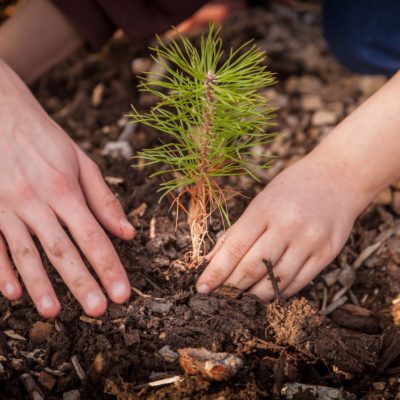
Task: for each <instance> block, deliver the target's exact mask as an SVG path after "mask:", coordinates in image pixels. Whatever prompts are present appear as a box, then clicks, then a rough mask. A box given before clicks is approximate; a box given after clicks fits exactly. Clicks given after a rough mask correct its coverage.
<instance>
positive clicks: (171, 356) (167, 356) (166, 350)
mask: <svg viewBox="0 0 400 400" xmlns="http://www.w3.org/2000/svg"><path fill="white" fill-rule="evenodd" d="M158 353H159V354H160V356H161V357H162V358H163V359H164V360H165V361H166V362H174V361H176V360H177V359H178V357H179V354H178V353H177V352H176V351H174V350H172V349H171V347H170V346H168V345H167V346H164V347H161V349H160V350H158Z"/></svg>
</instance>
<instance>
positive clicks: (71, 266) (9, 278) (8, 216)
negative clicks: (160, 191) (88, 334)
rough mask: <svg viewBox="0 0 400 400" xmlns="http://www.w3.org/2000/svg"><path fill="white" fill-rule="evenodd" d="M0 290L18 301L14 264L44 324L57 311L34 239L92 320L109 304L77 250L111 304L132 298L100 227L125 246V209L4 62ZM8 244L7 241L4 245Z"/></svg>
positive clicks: (0, 68) (0, 83)
mask: <svg viewBox="0 0 400 400" xmlns="http://www.w3.org/2000/svg"><path fill="white" fill-rule="evenodd" d="M0 121H1V125H0V149H1V157H0V181H1V185H0V232H1V234H0V290H1V292H2V293H3V295H4V296H6V297H7V298H8V299H10V300H15V299H17V298H18V297H19V296H20V295H21V286H20V283H19V282H18V279H17V277H16V276H15V273H14V271H13V269H12V268H11V264H10V260H9V257H8V254H7V251H6V246H5V242H7V243H8V247H9V249H10V253H11V256H12V259H13V261H14V263H15V266H16V268H17V269H18V272H19V274H20V276H21V278H22V280H23V281H24V283H25V286H26V288H27V290H28V293H29V294H30V296H31V298H32V300H33V301H34V303H35V305H36V307H37V309H38V311H39V312H40V314H42V315H43V316H44V317H54V316H55V315H57V313H58V311H59V310H60V304H59V301H58V299H57V296H56V293H55V292H54V289H53V287H52V285H51V283H50V280H49V278H48V276H47V274H46V272H45V269H44V268H43V264H42V261H41V259H40V255H39V252H38V250H37V249H36V246H35V244H34V242H33V240H32V235H35V236H37V238H38V239H39V241H40V242H41V244H42V246H43V248H44V250H45V252H46V254H47V256H48V258H49V259H50V261H51V263H52V264H53V266H54V267H55V269H56V270H57V271H58V273H59V274H60V276H61V277H62V279H63V280H64V281H65V283H66V284H67V286H68V287H69V289H70V290H71V292H72V293H73V295H74V296H75V297H76V298H77V300H78V301H79V302H80V303H81V305H82V307H83V309H84V310H85V312H86V313H87V314H89V315H93V316H95V315H99V314H101V313H103V312H104V311H105V309H106V306H107V301H106V298H105V296H104V294H103V292H102V290H101V288H100V286H99V285H98V283H97V282H96V280H95V279H94V277H93V276H92V274H91V273H90V272H89V270H88V269H87V267H86V266H85V264H84V262H83V260H82V258H81V256H80V254H79V252H78V249H77V248H76V247H75V245H74V244H73V243H72V241H71V240H70V239H69V237H68V236H67V234H66V232H65V231H64V229H63V227H62V226H61V223H63V224H64V225H65V226H66V227H67V228H68V229H69V231H70V233H71V235H72V237H73V238H74V240H75V242H76V244H77V245H78V246H79V248H80V249H81V251H82V252H83V254H84V255H85V256H86V257H87V259H88V260H89V262H90V263H91V265H92V266H93V268H94V270H95V271H96V273H97V274H98V276H99V278H100V280H101V282H102V284H103V285H104V287H105V289H106V291H107V293H108V294H109V296H110V298H111V299H112V300H113V301H114V302H117V303H121V302H124V301H125V300H126V299H127V298H128V297H129V294H130V285H129V281H128V279H127V276H126V272H125V270H124V268H123V266H122V265H121V262H120V260H119V258H118V255H117V254H116V252H115V250H114V248H113V246H112V244H111V242H110V240H109V238H108V237H107V235H106V234H105V232H104V231H103V228H102V227H101V225H100V224H102V225H103V226H104V227H106V228H107V229H108V230H109V231H110V232H111V233H113V234H115V235H117V236H119V237H120V238H122V239H132V237H133V236H134V234H135V231H134V229H133V228H132V227H131V226H130V225H129V223H128V221H127V220H126V217H125V215H124V212H123V210H122V207H121V205H120V203H119V202H118V200H117V199H116V198H115V196H114V195H113V194H112V192H111V191H110V190H109V189H108V187H107V185H106V184H105V182H104V180H103V178H102V176H101V173H100V171H99V169H98V167H97V166H96V165H95V164H94V163H93V162H92V161H91V160H90V159H89V158H88V157H87V156H86V155H85V154H84V153H83V152H82V151H81V150H80V149H79V148H78V146H76V145H75V144H74V143H73V141H72V140H71V139H70V138H69V137H68V136H67V135H66V133H65V132H64V131H62V129H61V128H60V127H59V126H58V125H56V124H55V123H54V122H53V121H52V120H51V119H50V118H49V117H48V116H47V115H46V113H45V112H44V110H43V109H42V108H41V107H40V106H39V104H38V103H37V102H36V100H35V99H34V98H33V97H32V95H31V94H30V93H29V90H28V89H27V88H26V87H25V85H24V84H23V83H22V82H21V81H20V80H19V78H18V77H17V76H16V75H15V74H14V73H13V72H12V71H11V70H10V69H9V68H8V67H7V66H6V65H5V64H4V63H2V62H1V60H0ZM3 238H4V240H3Z"/></svg>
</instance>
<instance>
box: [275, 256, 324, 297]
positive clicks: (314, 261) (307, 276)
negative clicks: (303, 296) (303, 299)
mask: <svg viewBox="0 0 400 400" xmlns="http://www.w3.org/2000/svg"><path fill="white" fill-rule="evenodd" d="M330 261H332V260H331V259H330V260H321V259H319V258H318V257H316V256H314V257H310V259H309V260H308V261H307V262H306V263H305V264H304V266H303V267H302V268H301V270H300V271H299V273H298V274H297V275H296V276H295V277H294V279H293V280H292V281H291V282H290V284H289V285H288V286H287V287H286V288H285V290H284V291H283V292H282V295H283V296H284V297H291V296H293V295H294V294H296V293H297V292H299V291H300V290H301V289H303V288H304V287H306V286H307V285H308V284H309V283H310V282H311V281H312V280H313V279H314V278H315V277H316V276H317V275H318V274H319V273H320V272H321V271H322V270H323V269H324V268H325V267H326V266H327V265H328V264H329V262H330Z"/></svg>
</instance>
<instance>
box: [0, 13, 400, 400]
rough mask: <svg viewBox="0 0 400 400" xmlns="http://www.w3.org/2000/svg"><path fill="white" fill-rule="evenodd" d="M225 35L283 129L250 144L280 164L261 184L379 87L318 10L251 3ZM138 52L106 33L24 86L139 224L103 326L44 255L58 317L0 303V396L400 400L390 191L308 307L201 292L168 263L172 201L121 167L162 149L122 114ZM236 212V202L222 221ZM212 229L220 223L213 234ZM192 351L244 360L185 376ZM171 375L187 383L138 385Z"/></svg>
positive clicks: (398, 241)
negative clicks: (119, 291) (246, 57)
mask: <svg viewBox="0 0 400 400" xmlns="http://www.w3.org/2000/svg"><path fill="white" fill-rule="evenodd" d="M224 36H225V38H226V44H227V45H233V46H236V45H238V44H241V43H243V42H245V41H246V40H248V39H251V38H255V40H256V42H257V44H258V45H259V46H260V47H261V48H262V49H265V50H266V51H267V53H268V55H269V65H270V68H271V70H273V71H275V72H276V74H277V78H278V80H279V83H278V84H277V85H276V86H274V87H273V88H270V89H267V90H266V91H265V94H266V95H267V96H268V97H270V98H271V101H272V103H273V104H274V105H276V106H277V107H279V113H278V117H277V122H278V128H277V129H278V130H280V131H281V132H282V136H281V137H280V138H279V139H278V140H277V141H276V142H275V143H274V144H273V145H272V146H270V147H269V148H268V149H258V150H260V151H268V152H270V153H271V154H273V155H276V156H277V159H276V160H275V161H274V163H273V166H272V168H271V169H270V170H268V171H266V172H265V173H264V174H263V176H262V177H261V178H262V179H263V180H264V182H265V183H267V182H268V181H269V180H270V179H271V178H272V177H273V176H275V175H276V174H277V173H278V172H279V171H280V170H282V169H283V168H284V167H285V166H287V165H289V164H290V163H292V162H294V161H295V160H297V159H299V158H300V157H302V156H303V155H304V154H305V153H307V152H308V151H309V150H310V149H312V148H313V147H314V146H315V145H316V143H318V141H319V140H321V138H323V136H324V135H326V134H327V133H328V132H329V131H330V129H332V127H333V126H334V125H335V124H336V123H337V122H338V121H340V120H341V119H342V118H343V117H344V116H345V115H346V114H347V113H349V112H350V111H351V110H353V109H354V108H355V107H356V106H357V105H358V104H359V103H361V102H362V101H363V100H364V99H365V98H366V97H368V96H369V95H370V94H372V93H373V92H374V91H375V90H376V89H378V88H379V87H380V86H381V85H382V84H383V83H384V82H385V79H384V78H381V77H374V78H371V77H358V76H355V75H353V74H350V73H348V72H346V71H345V70H344V69H342V68H341V67H340V66H339V65H338V64H337V63H336V62H335V61H334V59H333V58H332V57H331V56H330V55H329V54H328V51H327V49H326V47H325V44H324V43H323V40H322V38H321V35H320V30H319V16H318V7H314V6H306V7H304V6H301V7H300V9H299V8H286V7H285V6H273V7H272V8H268V9H253V10H250V11H247V12H245V13H242V14H241V15H240V17H239V18H234V19H232V21H231V22H230V23H229V24H227V25H226V27H225V29H224ZM147 57H148V55H147V53H146V52H145V51H143V50H139V49H137V48H136V47H135V46H133V45H132V44H129V42H128V41H127V40H126V39H125V38H123V37H122V36H121V35H117V37H116V38H114V39H113V41H112V43H110V45H109V46H108V47H107V48H106V49H104V51H103V52H101V53H99V54H90V53H87V52H85V51H82V52H81V53H79V54H78V55H75V56H74V57H73V58H71V59H70V60H68V61H67V62H65V63H64V64H63V65H61V66H59V67H57V68H56V69H55V70H54V71H52V72H50V73H49V74H47V76H45V77H44V78H43V79H41V80H40V81H39V82H37V83H36V84H35V85H34V87H33V91H34V93H35V94H36V96H37V97H38V99H39V101H40V102H41V103H42V105H43V106H44V108H45V109H46V110H47V111H48V112H49V114H50V115H51V116H52V117H53V118H54V119H55V120H56V121H57V122H58V123H60V124H61V126H62V127H63V128H65V129H66V131H67V132H69V133H70V134H71V136H72V137H73V138H74V139H75V140H76V141H77V142H78V143H79V144H80V145H81V146H82V147H83V148H84V149H85V150H86V151H87V152H88V153H89V154H90V155H91V156H92V157H93V158H94V159H95V160H96V161H97V162H98V163H99V164H100V165H101V167H102V169H103V172H104V175H105V176H106V179H107V181H108V182H109V184H110V186H111V187H112V189H113V190H114V191H115V192H116V193H117V194H118V196H119V198H120V199H121V201H122V203H123V205H124V208H125V210H126V211H127V213H129V216H130V219H131V221H132V223H133V224H134V225H135V226H136V228H137V230H138V232H139V234H138V237H137V238H136V239H135V240H134V241H133V242H131V243H122V242H120V241H118V240H114V243H115V246H116V248H117V251H118V253H119V254H120V257H121V259H122V261H123V263H124V265H125V266H126V268H127V270H128V273H129V277H130V279H131V283H132V286H133V287H134V288H135V291H134V293H133V294H132V297H131V299H130V301H129V302H128V303H127V304H125V305H123V306H116V305H110V307H109V309H108V311H107V314H106V315H105V316H104V317H103V318H100V319H90V318H87V317H85V316H84V315H83V314H82V311H81V309H80V308H79V306H78V305H77V303H76V302H75V301H74V299H73V298H72V297H71V295H70V293H69V292H68V291H67V290H66V288H65V286H64V285H63V283H62V281H61V280H60V278H59V277H58V276H57V275H56V274H55V273H54V272H53V271H51V266H50V265H49V263H48V262H47V260H46V258H45V256H43V258H44V261H45V263H46V266H47V267H48V269H49V271H51V277H52V281H53V282H54V285H55V287H56V290H57V293H58V294H59V296H60V299H61V301H62V304H63V305H64V308H63V311H62V312H61V314H60V316H59V318H57V319H56V320H53V321H43V320H42V319H41V318H40V317H39V316H38V314H37V313H36V311H35V309H34V308H33V307H32V305H31V303H30V301H29V299H28V298H27V297H24V298H23V299H22V300H20V301H17V302H13V303H9V302H7V301H5V300H4V299H0V398H1V399H29V398H32V399H33V398H35V397H34V396H35V393H36V395H38V393H39V392H38V390H40V391H41V393H42V394H39V396H42V397H36V398H39V399H40V398H43V396H45V397H46V398H48V399H61V398H64V399H69V400H71V399H78V398H81V399H103V398H104V399H113V398H118V399H262V398H272V396H273V393H274V396H275V398H278V397H279V395H278V394H279V393H280V392H281V391H282V392H283V393H287V392H288V391H290V389H291V388H292V389H293V387H294V386H293V383H296V382H297V383H302V384H310V385H312V386H311V387H309V388H310V390H308V391H306V392H303V393H298V394H297V395H295V397H294V398H298V399H300V398H302V399H310V398H318V397H316V396H314V395H313V394H311V392H312V390H314V391H316V392H317V393H320V394H321V393H322V392H323V390H325V391H326V389H321V388H320V386H328V387H331V388H336V389H341V388H343V390H345V391H341V392H339V391H338V392H335V391H331V395H330V396H331V397H323V398H337V399H341V398H352V397H351V394H354V395H355V397H353V398H364V399H382V398H385V399H394V398H396V395H397V393H398V392H399V390H400V385H399V379H400V367H399V358H398V355H399V354H400V339H399V337H400V336H399V334H398V333H399V332H398V329H399V328H397V326H396V323H400V312H399V310H398V309H396V304H397V303H398V301H397V300H396V299H397V296H398V294H399V289H400V224H399V221H398V214H400V183H399V184H397V185H395V186H393V187H391V188H390V189H388V190H386V191H384V192H383V193H381V194H380V195H379V197H378V198H377V199H376V202H375V204H373V205H372V206H370V207H369V208H368V210H366V211H365V213H364V214H363V215H362V216H361V217H360V219H359V220H358V222H357V223H356V226H355V227H354V230H353V232H352V234H351V237H350V239H349V241H348V243H347V244H346V246H345V248H344V250H343V251H342V253H341V254H340V255H339V257H338V258H337V259H336V260H335V261H334V262H333V263H332V264H331V265H330V266H329V267H328V268H327V269H326V270H325V272H324V273H323V274H322V276H321V277H319V278H318V279H317V280H316V281H315V282H314V283H313V284H312V285H310V286H309V287H307V288H306V289H305V290H304V291H303V292H302V296H303V297H300V296H299V297H298V298H296V299H294V300H292V301H290V302H288V303H286V304H276V303H273V304H268V305H266V304H263V303H262V302H261V301H259V300H258V299H256V298H254V297H251V296H248V295H246V294H244V295H240V294H238V293H235V292H234V291H229V290H225V291H224V290H222V291H220V292H219V293H217V294H216V295H215V296H204V295H199V294H196V292H195V290H194V282H195V279H196V276H197V273H198V272H184V271H182V270H180V269H179V268H177V265H176V263H175V262H174V261H175V260H177V259H179V258H180V257H181V256H182V255H183V254H185V252H186V251H188V249H189V247H190V242H189V237H188V232H187V228H186V226H185V224H184V221H182V222H179V224H178V229H177V230H175V226H174V220H175V219H174V218H175V217H174V215H173V214H171V213H168V212H167V210H168V204H167V203H166V202H165V203H161V204H158V203H157V194H156V190H157V185H158V182H157V181H156V180H154V179H149V177H148V176H149V174H150V171H149V170H148V169H146V168H138V169H136V170H133V169H132V168H130V166H129V165H130V163H132V161H130V160H126V159H125V158H124V157H123V154H125V156H129V155H130V152H132V154H135V153H136V151H137V150H138V149H140V148H143V147H144V146H149V145H151V144H153V143H155V142H156V140H157V139H156V135H155V134H154V132H150V131H144V130H143V128H141V127H136V128H135V129H134V127H133V126H132V125H127V120H126V118H125V117H124V114H125V113H127V112H128V111H129V107H130V103H132V102H136V103H139V104H140V105H141V106H142V107H146V105H148V104H149V103H151V101H152V99H151V98H148V97H144V96H143V95H142V96H141V97H139V95H138V93H137V92H136V89H135V86H136V83H137V82H136V80H135V77H134V73H133V72H132V66H131V62H132V61H133V60H135V62H134V64H133V68H134V70H135V72H138V70H140V69H141V68H142V65H146V64H147V67H146V68H148V65H150V64H149V63H150V61H149V60H148V58H147ZM355 134H357V132H355ZM121 135H122V136H121ZM123 138H126V141H124V140H121V139H123ZM118 139H120V141H119V142H118V143H117V144H115V143H114V142H117V141H118ZM116 148H117V149H116ZM118 149H120V150H118ZM121 151H122V153H123V154H122V155H121ZM360 167H361V166H360ZM229 184H231V185H232V186H233V187H235V188H241V190H243V191H244V192H245V193H246V194H247V195H248V196H249V197H251V196H252V195H254V194H255V193H257V192H258V191H259V190H261V188H262V185H261V184H258V185H253V183H252V182H250V181H249V180H248V179H235V180H232V181H231V182H229ZM245 203H246V201H243V200H240V199H238V200H236V201H235V204H234V205H233V207H232V210H234V214H233V215H232V217H233V219H235V218H237V217H238V216H239V215H240V212H241V211H242V210H243V209H244V208H245V206H246V204H245ZM221 229H222V225H221V223H219V222H218V221H215V223H214V224H213V226H212V236H217V235H218V234H219V233H220V232H221ZM325 315H326V316H325ZM346 328H347V329H346ZM187 347H194V348H199V347H204V348H206V349H208V350H210V351H212V352H228V353H231V354H234V355H237V356H238V357H240V359H241V360H242V362H243V366H242V368H239V370H238V372H237V374H236V375H235V376H234V377H232V378H230V379H229V380H228V381H227V382H213V381H210V380H207V379H205V378H202V377H199V376H193V377H189V376H185V375H183V371H182V368H181V367H180V366H179V362H178V359H177V356H178V354H177V353H176V352H177V350H179V349H182V348H187ZM160 350H161V351H160ZM189 362H193V361H189ZM171 376H182V377H183V379H182V380H180V381H179V382H177V383H173V384H170V385H165V386H160V387H158V388H151V387H148V386H147V385H146V384H147V383H149V382H152V381H156V380H159V379H162V378H165V377H171ZM290 385H292V386H290ZM303 389H304V387H303ZM28 392H29V394H28ZM63 396H64V397H63ZM287 396H288V395H287V394H283V395H282V398H289V397H287ZM326 396H327V395H326ZM335 396H336V397H335ZM320 398H322V397H320Z"/></svg>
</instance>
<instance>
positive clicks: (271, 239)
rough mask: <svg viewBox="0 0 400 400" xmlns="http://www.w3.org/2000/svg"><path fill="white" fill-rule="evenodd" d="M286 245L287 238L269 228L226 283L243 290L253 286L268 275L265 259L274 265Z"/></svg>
mask: <svg viewBox="0 0 400 400" xmlns="http://www.w3.org/2000/svg"><path fill="white" fill-rule="evenodd" d="M286 247H287V244H286V240H285V239H284V238H283V237H282V236H280V235H279V234H277V233H275V232H274V231H273V230H272V229H268V230H267V231H266V232H265V233H264V234H263V235H261V236H260V237H259V238H258V240H257V241H256V243H255V244H254V246H253V247H252V248H251V249H250V250H249V251H248V252H247V254H246V255H245V256H244V257H243V258H242V260H241V261H240V262H239V264H238V265H237V266H236V268H235V269H234V270H233V272H232V274H231V275H230V276H229V277H228V279H227V280H226V282H225V285H228V286H233V287H236V288H238V289H241V290H246V289H248V288H249V287H251V286H253V285H254V284H255V283H256V282H258V281H259V280H260V279H261V278H263V277H264V276H266V275H267V268H266V266H265V263H264V262H263V260H270V261H271V263H272V265H275V264H276V263H277V261H278V260H279V259H280V258H281V256H282V254H283V253H284V252H285V250H286Z"/></svg>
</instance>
